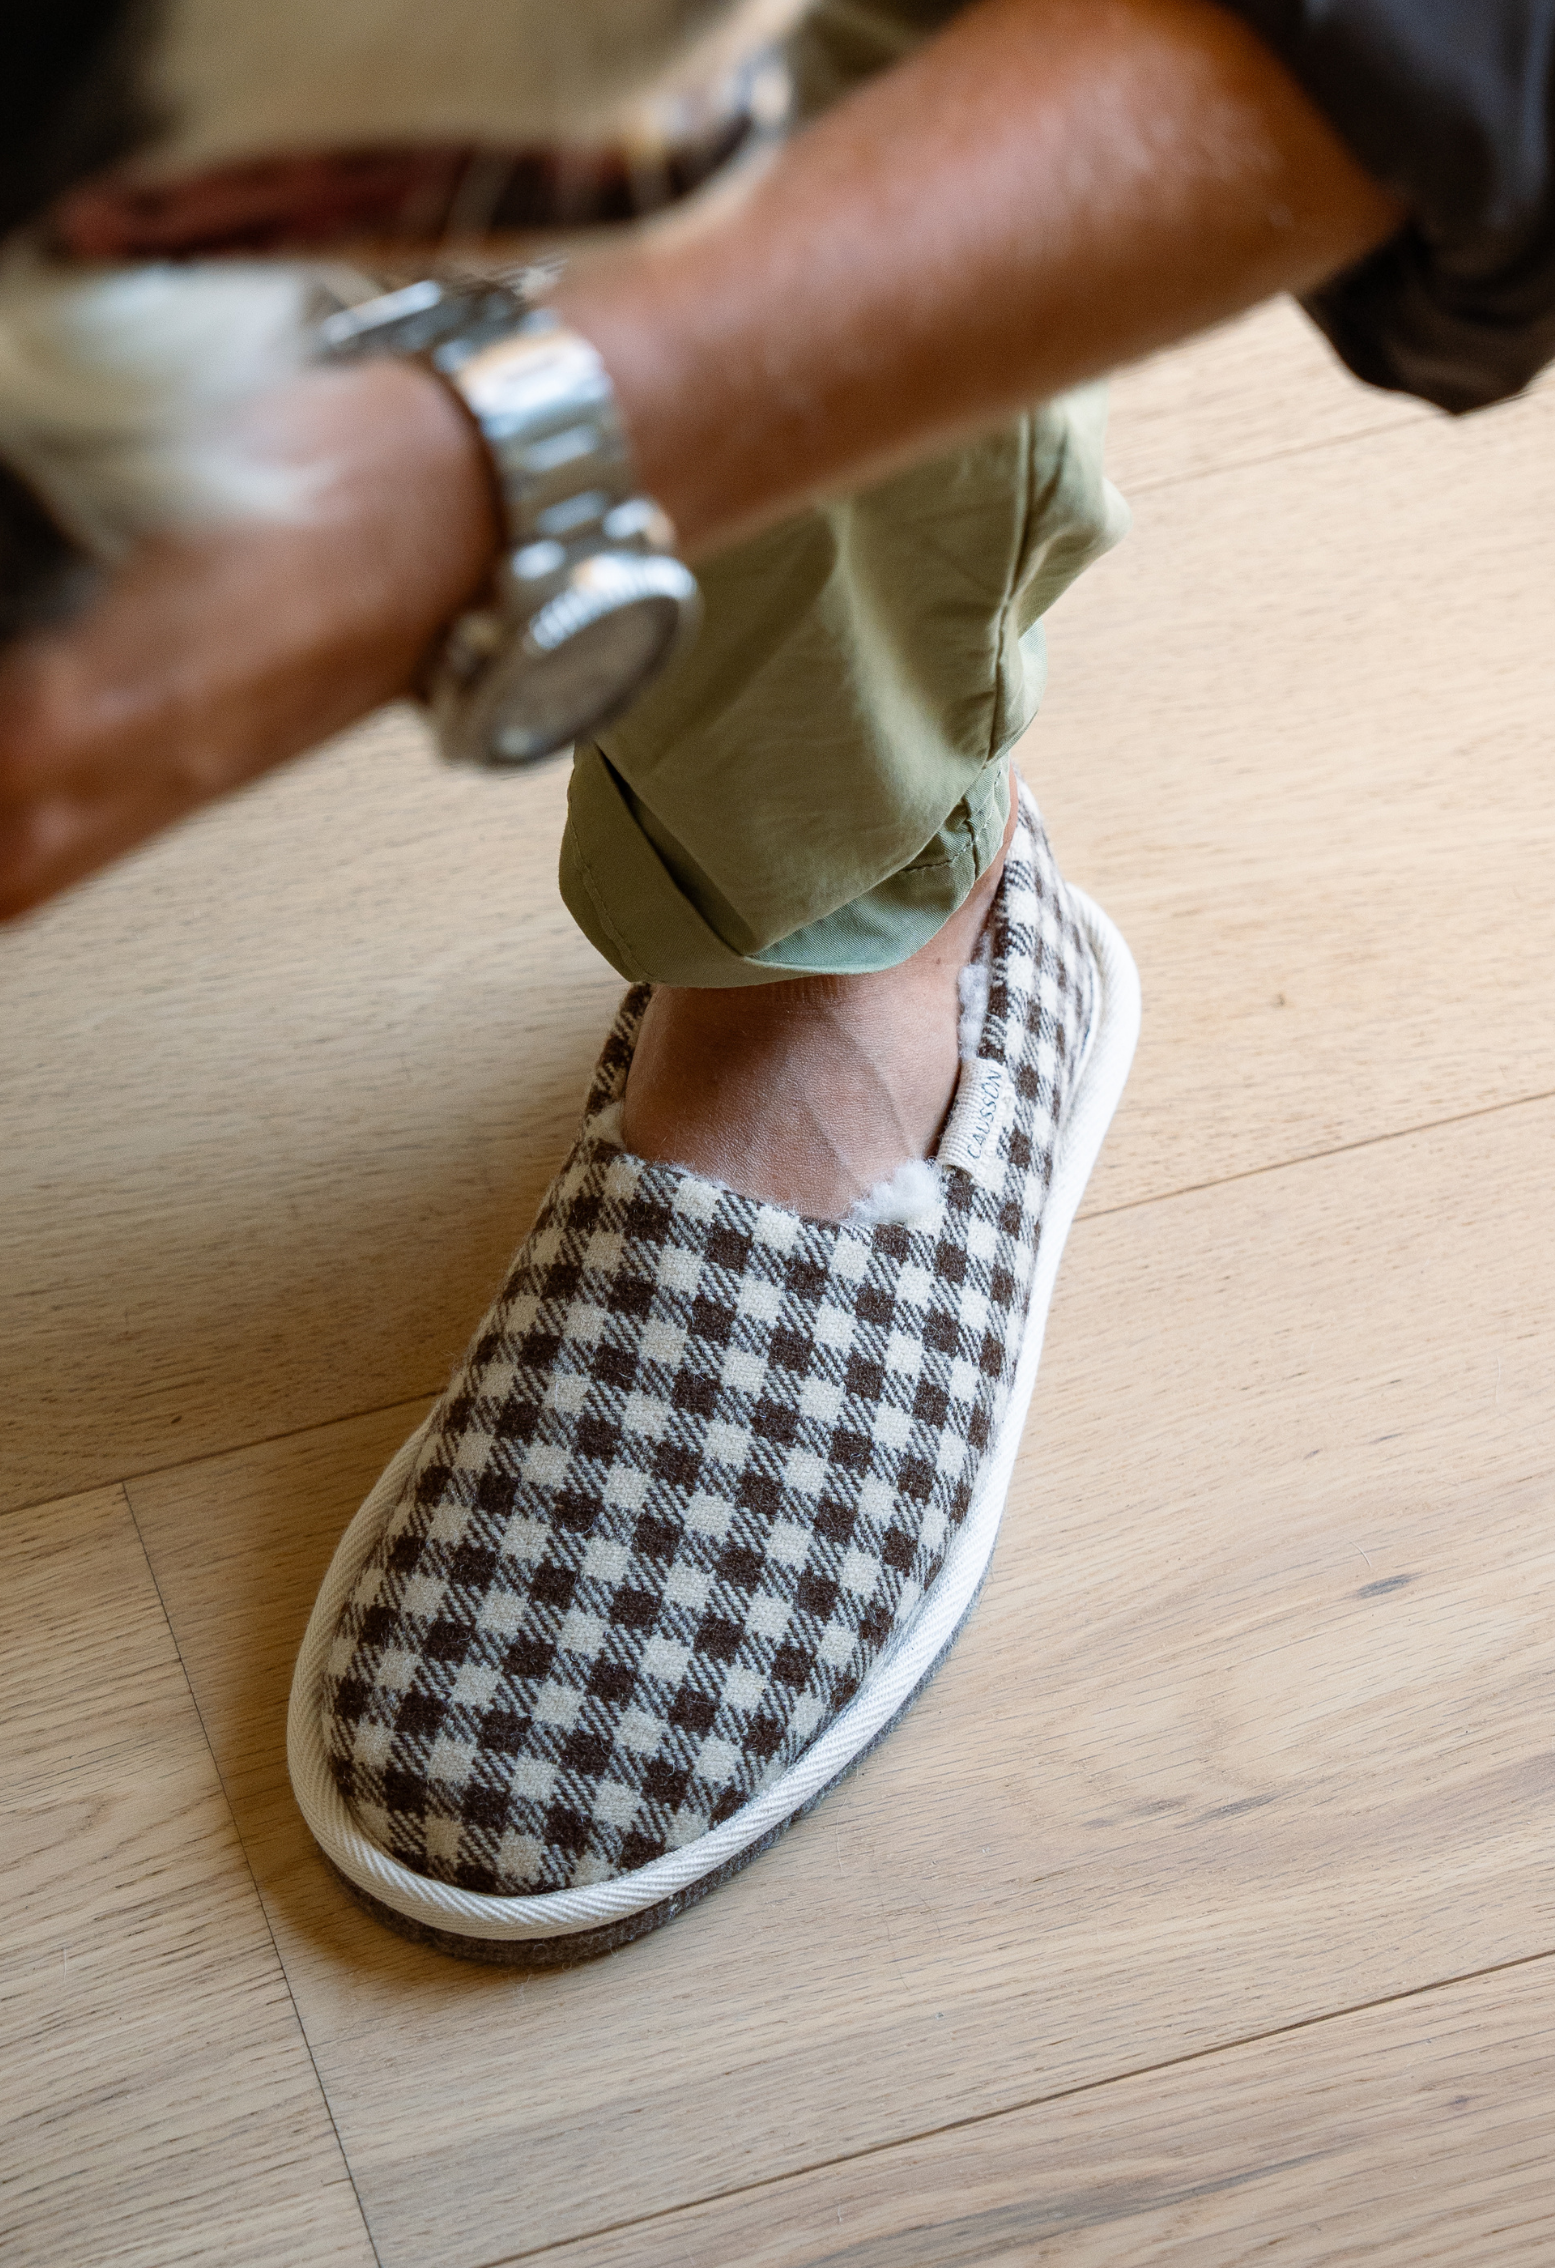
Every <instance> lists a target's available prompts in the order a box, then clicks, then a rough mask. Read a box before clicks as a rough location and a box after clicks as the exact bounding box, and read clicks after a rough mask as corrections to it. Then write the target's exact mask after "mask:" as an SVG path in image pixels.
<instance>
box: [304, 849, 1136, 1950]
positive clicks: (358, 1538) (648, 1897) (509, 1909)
mask: <svg viewBox="0 0 1555 2268" xmlns="http://www.w3.org/2000/svg"><path fill="white" fill-rule="evenodd" d="M1069 894H1070V899H1071V902H1072V904H1073V906H1074V911H1075V915H1076V918H1077V920H1078V921H1079V923H1080V926H1081V927H1082V929H1083V930H1084V932H1085V935H1086V938H1087V941H1088V943H1089V944H1090V947H1091V950H1092V952H1093V953H1094V955H1095V957H1096V966H1097V976H1098V979H1099V999H1098V1004H1097V1013H1096V1015H1095V1017H1094V1019H1093V1022H1092V1026H1091V1035H1090V1039H1089V1041H1088V1043H1087V1046H1086V1052H1085V1056H1084V1059H1083V1060H1082V1062H1081V1064H1080V1066H1079V1069H1078V1072H1077V1074H1076V1079H1075V1085H1074V1088H1073V1092H1072V1098H1071V1101H1070V1104H1069V1108H1068V1111H1067V1113H1066V1114H1065V1118H1064V1123H1063V1127H1062V1129H1061V1131H1060V1134H1059V1138H1058V1146H1057V1150H1056V1153H1055V1157H1054V1162H1053V1179H1052V1184H1051V1186H1050V1188H1049V1191H1048V1197H1047V1206H1046V1210H1045V1211H1044V1214H1043V1219H1042V1231H1041V1242H1040V1245H1039V1248H1038V1258H1037V1268H1036V1274H1035V1277H1034V1280H1033V1283H1032V1289H1031V1305H1030V1308H1029V1310H1028V1312H1027V1318H1026V1327H1025V1332H1024V1335H1023V1337H1022V1340H1021V1351H1020V1361H1019V1364H1018V1366H1017V1369H1016V1373H1015V1383H1014V1386H1013V1388H1012V1390H1011V1394H1010V1398H1009V1402H1008V1404H1007V1405H1006V1409H1005V1414H1004V1418H1003V1421H1002V1423H1001V1425H1000V1428H999V1433H998V1437H997V1439H996V1440H995V1442H994V1446H993V1453H992V1455H991V1456H990V1457H989V1460H988V1462H987V1464H986V1465H985V1466H984V1468H983V1471H982V1474H981V1476H980V1478H979V1480H978V1484H977V1487H976V1489H975V1491H974V1493H973V1497H972V1503H971V1506H970V1507H969V1509H968V1512H967V1516H966V1519H965V1520H964V1521H963V1523H962V1525H961V1528H960V1529H959V1531H958V1532H957V1535H956V1537H955V1540H954V1541H953V1543H952V1544H951V1547H950V1550H949V1551H948V1553H947V1554H946V1557H945V1563H944V1566H943V1567H942V1568H941V1570H940V1573H939V1576H938V1578H937V1580H936V1581H935V1582H934V1584H933V1585H932V1586H931V1588H930V1589H929V1590H928V1591H927V1592H926V1593H925V1595H924V1597H923V1599H922V1601H921V1603H920V1605H919V1607H918V1609H917V1611H916V1613H915V1614H914V1615H913V1617H912V1619H911V1620H910V1621H909V1622H908V1623H906V1624H905V1625H904V1626H903V1628H902V1629H901V1630H900V1631H898V1632H897V1634H896V1636H895V1637H894V1638H893V1639H892V1640H891V1642H890V1643H889V1644H888V1645H887V1647H886V1648H885V1650H884V1652H883V1653H882V1654H881V1656H880V1658H879V1660H878V1661H877V1662H876V1664H875V1667H874V1668H873V1670H871V1672H870V1673H869V1675H868V1677H867V1678H866V1679H865V1680H864V1683H863V1684H862V1685H861V1686H860V1688H859V1690H858V1692H857V1693H856V1694H855V1695H854V1697H853V1699H852V1700H851V1701H850V1702H849V1703H848V1705H847V1707H846V1708H845V1709H844V1710H843V1711H842V1712H841V1714H840V1715H839V1716H838V1717H837V1718H836V1719H835V1720H834V1721H833V1723H832V1724H831V1725H830V1726H829V1727H828V1728H827V1730H826V1731H825V1732H824V1733H822V1735H821V1736H820V1738H819V1739H818V1740H817V1741H815V1742H814V1743H813V1744H812V1745H811V1747H809V1748H807V1749H806V1750H805V1753H804V1754H803V1755H802V1756H801V1757H800V1758H799V1759H798V1760H797V1761H796V1762H795V1763H794V1764H792V1765H790V1767H789V1769H788V1770H787V1771H786V1772H784V1773H783V1774H782V1776H781V1777H780V1778H779V1779H776V1780H774V1781H773V1782H772V1783H771V1785H770V1786H769V1787H765V1788H763V1789H761V1790H760V1792H759V1793H758V1794H756V1795H754V1796H753V1797H752V1798H751V1800H750V1802H749V1803H747V1804H746V1805H744V1806H743V1808H742V1809H741V1810H739V1811H737V1812H736V1813H735V1814H734V1816H733V1817H732V1818H730V1819H726V1820H725V1821H724V1822H723V1824H722V1825H721V1826H718V1827H713V1828H710V1829H709V1830H708V1832H707V1833H706V1834H705V1835H701V1836H698V1837H697V1839H696V1840H695V1841H694V1842H691V1843H687V1844H685V1845H683V1846H682V1848H681V1849H679V1850H675V1851H668V1852H666V1853H665V1855H664V1857H663V1858H658V1859H654V1860H653V1861H652V1862H651V1863H650V1864H649V1865H647V1866H644V1867H639V1868H637V1869H636V1870H635V1871H634V1872H633V1873H631V1874H628V1875H619V1876H617V1877H616V1878H615V1879H614V1880H612V1881H609V1882H597V1883H590V1884H589V1885H588V1886H587V1887H586V1888H584V1889H580V1890H551V1891H546V1892H543V1893H541V1894H540V1895H538V1896H534V1897H528V1898H514V1897H501V1896H494V1895H490V1894H487V1893H483V1892H480V1891H475V1890H461V1889H459V1888H457V1887H456V1885H454V1884H453V1883H447V1882H435V1881H433V1880H432V1879H431V1878H430V1877H429V1876H427V1875H423V1874H416V1873H414V1872H413V1871H412V1870H411V1868H409V1867H407V1866H403V1865H401V1863H400V1862H399V1860H398V1859H393V1858H390V1857H388V1856H387V1855H386V1853H384V1852H383V1851H381V1850H379V1849H378V1847H377V1845H376V1844H374V1843H371V1842H369V1841H368V1839H367V1837H366V1836H365V1835H364V1834H363V1833H362V1830H361V1829H360V1827H359V1826H358V1825H357V1823H356V1821H355V1820H354V1819H353V1818H352V1816H351V1813H350V1811H349V1810H348V1809H347V1807H346V1803H345V1800H344V1798H343V1797H342V1795H341V1793H340V1790H339V1788H338V1787H337V1785H336V1783H335V1778H334V1774H333V1773H332V1772H331V1770H330V1766H329V1757H328V1754H327V1752H326V1749H325V1744H324V1731H323V1712H322V1700H323V1685H324V1671H325V1665H326V1662H327V1660H328V1657H329V1650H330V1646H331V1643H332V1641H333V1638H334V1634H335V1629H336V1626H337V1624H338V1623H339V1620H340V1617H341V1615H342V1614H343V1613H344V1611H345V1606H346V1602H347V1600H348V1599H349V1597H350V1595H351V1591H352V1588H353V1586H354V1585H355V1582H356V1578H357V1575H358V1573H359V1572H360V1570H361V1568H362V1566H363V1564H364V1562H365V1561H366V1559H367V1557H368V1555H369V1553H370V1552H371V1551H372V1549H373V1546H374V1545H375V1543H376V1542H377V1540H378V1537H379V1535H380V1534H381V1533H382V1530H383V1527H384V1524H385V1523H386V1521H387V1520H388V1519H389V1517H390V1514H391V1513H392V1511H393V1509H394V1506H395V1504H396V1503H397V1502H398V1500H399V1496H400V1492H401V1489H402V1488H403V1486H404V1484H405V1481H406V1479H407V1477H408V1475H409V1473H410V1471H411V1468H412V1466H413V1464H414V1461H415V1458H416V1454H417V1451H418V1450H419V1449H420V1446H421V1442H422V1438H423V1435H424V1434H425V1432H426V1429H427V1426H428V1425H430V1423H431V1422H432V1421H431V1418H430V1417H429V1418H428V1419H427V1420H426V1421H425V1423H424V1424H423V1425H421V1426H420V1427H418V1428H417V1430H416V1432H415V1433H414V1434H412V1436H411V1438H410V1439H409V1440H408V1441H407V1442H406V1443H405V1444H404V1446H403V1448H401V1450H400V1451H399V1453H398V1455H397V1456H395V1457H394V1459H393V1460H392V1461H391V1463H390V1464H389V1466H388V1469H387V1470H386V1471H385V1472H384V1474H383V1476H382V1478H381V1479H380V1480H379V1482H378V1484H377V1486H376V1487H375V1488H374V1489H373V1491H372V1494H371V1495H370V1496H369V1497H368V1499H367V1501H366V1503H365V1504H364V1505H363V1506H362V1508H361V1510H360V1511H359V1512H358V1513H357V1515H356V1518H355V1519H354V1520H353V1521H352V1522H351V1525H350V1526H349V1527H348V1528H347V1530H346V1532H345V1534H344V1535H343V1536H342V1538H341V1540H340V1543H339V1546H338V1548H337V1549H336V1552H335V1556H334V1558H333V1560H332V1561H331V1562H330V1568H329V1573H328V1574H327V1575H326V1576H325V1578H324V1583H323V1588H322V1589H321V1590H320V1592H319V1595H318V1599H317V1602H316V1604H315V1606H314V1609H313V1613H312V1616H311V1618H310V1620H309V1623H308V1628H307V1632H306V1634H305V1636H304V1638H303V1641H302V1650H301V1652H300V1653H299V1655H298V1657H297V1668H296V1673H295V1675H294V1677H293V1680H292V1692H291V1705H290V1708H289V1710H288V1713H287V1724H286V1755H287V1764H288V1767H289V1769H290V1772H291V1778H292V1786H293V1788H294V1790H295V1791H296V1796H297V1802H298V1805H299V1807H300V1809H301V1811H302V1815H303V1817H304V1819H306V1821H307V1823H308V1826H309V1828H310V1829H311V1830H312V1833H313V1836H314V1839H315V1840H316V1841H317V1843H318V1844H319V1847H320V1849H321V1850H323V1851H324V1852H325V1854H326V1855H327V1856H328V1857H329V1858H330V1859H332V1860H333V1861H334V1863H335V1865H336V1866H338V1867H339V1869H340V1871H341V1873H342V1874H344V1875H345V1876H346V1877H347V1879H348V1880H350V1881H352V1882H354V1883H356V1884H357V1886H358V1887H359V1888H360V1889H363V1890H365V1891H367V1892H368V1893H369V1894H370V1895H371V1896H372V1897H374V1898H376V1899H378V1900H379V1901H380V1902H381V1903H382V1904H383V1905H386V1906H388V1907H390V1908H391V1909H392V1910H393V1911H394V1912H395V1913H398V1914H404V1915H406V1916H407V1917H408V1918H409V1919H411V1920H414V1921H418V1922H424V1923H426V1924H428V1925H429V1926H431V1927H433V1928H436V1929H441V1930H446V1931H448V1932H449V1933H451V1934H452V1935H453V1936H456V1937H477V1938H491V1939H497V1940H505V1941H516V1940H520V1939H524V1938H540V1937H567V1936H572V1935H573V1934H575V1933H577V1932H579V1931H583V1930H591V1929H597V1928H599V1927H601V1926H602V1925H604V1924H607V1923H610V1922H615V1921H623V1920H625V1919H626V1918H627V1916H629V1915H631V1914H638V1913H642V1912H644V1911H646V1909H647V1908H648V1907H650V1906H656V1905H658V1904H659V1903H660V1902H661V1901H662V1900H664V1899H666V1898H672V1897H674V1896H675V1895H676V1894H677V1893H678V1892H680V1891H683V1890H686V1889H688V1888H689V1887H690V1886H691V1885H692V1884H693V1883H695V1882H699V1881H700V1880H702V1878H703V1877H704V1876H705V1875H708V1874H712V1873H714V1872H716V1871H717V1870H718V1869H719V1868H720V1867H724V1866H727V1865H728V1864H729V1862H730V1861H731V1860H732V1859H736V1858H738V1857H739V1856H740V1854H741V1852H743V1851H746V1850H748V1849H749V1848H750V1846H751V1845H752V1844H753V1843H755V1842H757V1841H759V1840H760V1838H761V1837H762V1836H763V1835H766V1834H768V1833H770V1831H771V1830H772V1829H773V1828H775V1827H779V1826H781V1825H782V1824H783V1822H784V1821H785V1820H786V1819H788V1818H789V1817H791V1815H792V1814H793V1813H794V1812H796V1811H798V1810H799V1809H800V1808H801V1807H802V1806H803V1805H804V1804H806V1803H808V1802H809V1801H810V1800H811V1799H812V1798H813V1797H815V1796H818V1795H820V1794H821V1793H822V1792H823V1790H825V1789H826V1788H828V1787H829V1786H830V1785H831V1783H832V1782H833V1781H834V1780H835V1779H837V1778H838V1777H839V1775H840V1774H841V1773H843V1772H844V1771H846V1769H847V1767H848V1765H849V1764H850V1763H851V1762H852V1761H853V1759H854V1758H855V1757H856V1756H858V1755H860V1754H861V1753H862V1751H863V1750H864V1749H866V1748H867V1747H868V1746H869V1744H870V1742H871V1741H872V1740H873V1739H874V1738H875V1736H876V1734H877V1733H879V1732H880V1731H881V1730H882V1728H883V1727H884V1726H886V1725H887V1724H889V1723H890V1721H891V1719H892V1717H894V1716H895V1714H896V1712H897V1711H898V1710H899V1709H900V1708H902V1706H903V1705H904V1704H905V1703H906V1702H907V1701H908V1700H909V1699H910V1698H911V1696H912V1694H913V1693H914V1692H915V1691H916V1689H917V1687H918V1686H919V1684H920V1683H921V1682H922V1680H923V1679H924V1678H925V1677H926V1676H927V1674H928V1672H929V1670H930V1669H931V1668H932V1667H933V1665H934V1663H935V1661H936V1659H937V1658H938V1656H939V1654H940V1652H941V1650H942V1648H943V1647H944V1646H945V1644H946V1642H947V1641H948V1640H949V1638H950V1637H951V1635H952V1634H953V1632H954V1631H955V1630H956V1628H957V1626H958V1624H959V1623H960V1621H961V1619H962V1617H963V1615H964V1614H965V1613H966V1611H967V1609H968V1608H969V1606H970V1605H971V1603H972V1600H973V1598H974V1597H975V1596H976V1593H977V1587H978V1585H979V1583H980V1582H981V1581H982V1578H983V1575H984V1572H985V1571H986V1569H987V1566H988V1562H989V1560H990V1558H991V1557H992V1555H993V1547H994V1540H995V1538H996V1536H997V1534H998V1530H999V1521H1000V1518H1001V1517H1002V1514H1003V1511H1004V1500H1005V1497H1006V1496H1007V1494H1008V1493H1009V1485H1010V1475H1011V1472H1012V1471H1013V1469H1014V1464H1015V1456H1016V1451H1017V1450H1018V1448H1019V1446H1020V1438H1021V1433H1022V1431H1023V1429H1024V1426H1025V1422H1026V1413H1027V1410H1028V1409H1029V1407H1030V1403H1031V1396H1032V1390H1033V1388H1034V1387H1035V1385H1036V1378H1037V1365H1038V1362H1039V1360H1040V1359H1041V1354H1042V1335H1043V1330H1044V1327H1045V1325H1046V1322H1047V1311H1048V1306H1049V1303H1050V1301H1051V1299H1052V1296H1053V1285H1054V1281H1055V1279H1056V1277H1057V1274H1058V1263H1059V1258H1060V1256H1061V1254H1062V1252H1063V1248H1064V1242H1065V1239H1066V1238H1067V1236H1068V1233H1069V1228H1070V1224H1071V1223H1072V1221H1073V1219H1074V1216H1075V1213H1076V1211H1077V1209H1078V1207H1079V1203H1080V1199H1081V1197H1082V1195H1083V1194H1084V1191H1085V1185H1086V1183H1087V1181H1089V1179H1090V1175H1091V1168H1092V1167H1093V1165H1094V1164H1095V1162H1096V1158H1097V1155H1098V1153H1099V1152H1100V1149H1101V1145H1102V1141H1103V1139H1104V1137H1105V1135H1106V1132H1107V1127H1108V1125H1109V1123H1110V1122H1111V1119H1112V1114H1113V1112H1114V1110H1115V1109H1116V1108H1117V1105H1118V1100H1119V1097H1120V1096H1121V1095H1122V1092H1123V1086H1124V1082H1125V1080H1126V1079H1127V1077H1128V1071H1129V1065H1130V1063H1131V1062H1132V1060H1133V1055H1134V1045H1135V1041H1136V1039H1137V1038H1138V1034H1139V976H1138V972H1137V971H1136V969H1135V967H1134V963H1133V960H1132V958H1131V956H1130V954H1129V950H1128V947H1127V946H1126V945H1125V944H1124V942H1123V939H1122V937H1121V936H1120V935H1119V934H1118V932H1117V930H1116V929H1115V928H1114V927H1113V925H1112V923H1111V922H1110V921H1109V920H1108V919H1107V916H1106V915H1105V914H1104V913H1103V912H1102V911H1101V909H1100V907H1099V906H1097V905H1095V904H1094V903H1093V902H1092V900H1091V899H1089V898H1088V897H1086V896H1085V894H1084V892H1083V891H1080V890H1076V889H1074V888H1073V887H1072V886H1071V888H1070V892H1069Z"/></svg>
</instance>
